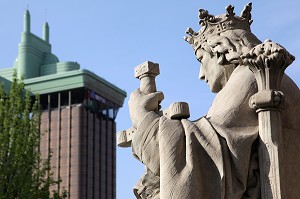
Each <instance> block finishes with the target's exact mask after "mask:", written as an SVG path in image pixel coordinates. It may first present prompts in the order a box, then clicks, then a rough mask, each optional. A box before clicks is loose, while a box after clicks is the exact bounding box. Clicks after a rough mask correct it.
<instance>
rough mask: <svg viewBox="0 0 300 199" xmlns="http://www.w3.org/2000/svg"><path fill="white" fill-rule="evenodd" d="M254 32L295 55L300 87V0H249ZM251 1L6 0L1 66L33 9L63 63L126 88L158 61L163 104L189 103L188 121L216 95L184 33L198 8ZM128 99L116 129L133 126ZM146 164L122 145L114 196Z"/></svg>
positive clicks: (220, 8) (120, 197)
mask: <svg viewBox="0 0 300 199" xmlns="http://www.w3.org/2000/svg"><path fill="white" fill-rule="evenodd" d="M252 2H253V11H252V17H253V19H254V22H253V24H252V32H254V33H255V34H256V35H257V37H258V38H260V39H261V40H262V41H263V40H265V39H271V40H273V41H274V42H277V43H279V44H281V45H283V46H284V47H285V48H286V49H287V50H288V51H289V52H290V53H291V54H293V55H295V56H296V60H295V62H294V63H293V64H292V65H291V66H290V67H289V68H288V69H287V73H288V74H289V75H290V76H291V77H292V78H293V79H294V81H296V83H297V84H298V85H300V62H299V60H298V59H297V57H300V37H299V35H300V26H299V21H300V12H299V7H300V5H299V4H300V2H299V1H298V0H286V1H280V0H264V1H261V0H260V1H258V0H256V1H252ZM247 3H248V1H245V0H233V1H222V2H220V1H217V0H206V1H204V0H202V1H201V0H198V1H195V0H185V1H171V0H164V1H161V0H151V1H141V0H140V1H138V0H128V1H123V0H110V1H104V0H88V1H82V0H78V1H71V0H64V1H61V0H60V1H59V0H51V1H37V0H35V1H34V0H27V1H24V0H18V1H17V0H10V1H2V2H1V8H2V9H1V12H0V25H1V29H0V43H1V46H0V68H6V67H11V66H12V64H13V62H14V60H15V58H16V55H17V49H18V43H19V41H20V33H21V31H22V28H23V14H24V11H25V9H26V8H27V7H28V8H29V10H30V14H31V31H32V32H33V33H34V34H36V35H38V36H42V26H43V23H44V22H45V21H48V23H49V26H50V43H51V44H52V52H53V53H54V54H56V55H57V56H58V58H59V59H60V61H77V62H79V63H80V65H81V68H85V69H88V70H90V71H92V72H94V73H96V74H97V75H99V76H101V77H103V78H104V79H106V80H108V81H110V82H111V83H113V84H115V85H116V86H118V87H120V88H121V89H123V90H125V91H126V92H127V93H128V96H129V94H130V92H132V91H133V90H135V89H136V88H138V86H139V81H138V80H137V79H135V78H134V76H133V68H134V67H135V66H136V65H138V64H140V63H142V62H144V61H146V60H149V61H153V62H157V63H159V64H160V70H161V74H160V75H159V76H158V77H157V87H158V90H161V91H163V92H164V94H165V100H164V101H163V103H162V107H163V108H166V107H168V106H169V104H170V103H172V102H175V101H186V102H188V103H189V105H190V110H191V119H192V120H194V119H197V118H198V117H200V116H202V115H204V114H205V113H206V111H207V110H208V108H209V106H210V104H211V102H212V100H213V98H214V95H213V94H211V93H210V91H209V89H208V87H207V86H206V85H205V83H204V82H201V81H200V80H198V74H199V64H198V62H197V61H196V59H195V57H194V52H193V50H192V48H191V47H190V46H189V45H188V44H187V43H186V42H185V41H184V40H183V39H182V37H183V36H184V35H185V30H186V28H187V27H192V28H193V29H194V30H198V29H199V26H198V19H197V16H198V9H199V8H205V9H207V10H209V11H210V13H212V14H215V15H217V14H221V13H225V6H226V5H228V4H232V5H234V6H235V12H236V14H239V13H240V12H241V10H242V9H243V7H244V5H246V4H247ZM127 103H128V97H127V98H126V100H125V103H124V107H123V108H122V109H120V111H119V114H118V117H117V130H122V129H127V128H128V127H130V126H131V122H130V119H129V113H128V106H127ZM143 170H144V167H143V165H142V164H141V163H139V162H138V161H137V160H135V159H134V158H133V157H132V156H131V150H130V149H123V148H118V149H117V199H131V198H134V196H133V194H132V187H133V186H134V184H135V183H136V182H137V181H138V179H139V177H140V176H141V175H142V173H143Z"/></svg>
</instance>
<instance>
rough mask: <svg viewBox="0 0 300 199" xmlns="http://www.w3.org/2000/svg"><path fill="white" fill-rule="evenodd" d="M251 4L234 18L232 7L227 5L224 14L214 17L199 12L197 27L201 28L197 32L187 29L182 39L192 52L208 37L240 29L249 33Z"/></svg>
mask: <svg viewBox="0 0 300 199" xmlns="http://www.w3.org/2000/svg"><path fill="white" fill-rule="evenodd" d="M251 10H252V3H248V4H247V5H246V6H245V7H244V10H243V11H242V13H241V16H236V15H235V13H234V6H232V5H228V6H227V7H226V14H225V15H224V14H223V15H219V16H217V17H215V16H214V15H211V14H209V13H208V11H207V10H204V9H200V10H199V19H200V20H199V25H201V26H202V28H201V29H200V30H199V32H195V31H194V30H193V29H192V28H188V29H187V30H186V33H187V34H188V35H189V36H185V37H184V39H185V40H186V41H187V42H188V43H189V44H191V46H192V47H193V49H194V51H195V52H196V50H197V49H199V48H200V47H201V45H202V44H203V42H205V41H207V39H208V38H209V37H212V36H214V35H217V34H219V33H221V32H225V31H227V30H234V29H242V30H246V31H249V32H251V30H250V25H251V23H252V21H253V20H252V19H251Z"/></svg>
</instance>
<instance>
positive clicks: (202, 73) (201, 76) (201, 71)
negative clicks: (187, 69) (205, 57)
mask: <svg viewBox="0 0 300 199" xmlns="http://www.w3.org/2000/svg"><path fill="white" fill-rule="evenodd" d="M199 79H200V80H205V74H204V71H203V67H200V72H199Z"/></svg>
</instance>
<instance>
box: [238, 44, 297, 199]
mask: <svg viewBox="0 0 300 199" xmlns="http://www.w3.org/2000/svg"><path fill="white" fill-rule="evenodd" d="M294 59H295V58H294V57H293V56H292V55H291V54H289V53H288V52H287V51H286V50H285V49H284V48H283V47H282V46H280V45H278V44H276V43H274V42H272V41H270V40H267V41H265V42H264V43H262V44H259V45H257V46H256V47H254V48H253V49H252V50H251V51H250V52H249V53H248V54H246V55H243V56H242V62H243V64H244V65H246V66H248V67H249V69H250V70H251V71H252V72H253V74H254V76H255V78H256V81H257V85H258V93H256V94H255V95H253V96H252V97H251V98H250V101H249V105H250V107H251V108H253V109H256V112H257V113H258V122H259V139H260V140H259V142H260V143H259V149H258V154H259V170H260V183H261V196H262V198H263V199H271V198H276V199H279V198H280V199H281V198H286V197H285V196H286V192H285V190H286V189H285V186H287V184H286V180H285V174H284V173H285V172H284V170H285V168H284V166H283V164H284V144H283V139H282V123H281V110H283V109H284V106H285V104H284V95H283V93H282V92H280V91H279V88H280V84H281V79H282V76H283V74H284V70H285V69H286V68H287V67H288V66H289V65H290V64H291V63H292V62H293V61H294Z"/></svg>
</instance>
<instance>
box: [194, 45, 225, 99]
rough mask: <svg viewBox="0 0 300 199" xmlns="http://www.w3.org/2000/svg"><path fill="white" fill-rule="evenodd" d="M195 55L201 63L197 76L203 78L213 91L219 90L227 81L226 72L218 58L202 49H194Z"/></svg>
mask: <svg viewBox="0 0 300 199" xmlns="http://www.w3.org/2000/svg"><path fill="white" fill-rule="evenodd" d="M196 57H197V59H198V61H199V62H200V63H201V67H200V74H199V78H200V79H201V80H204V81H205V82H206V83H207V84H208V86H209V88H210V90H211V91H212V92H213V93H217V92H219V91H220V90H221V89H222V88H223V87H224V86H225V84H226V83H227V80H228V78H229V77H228V72H227V71H226V70H225V67H224V66H223V65H221V64H219V63H220V58H218V57H217V56H212V55H211V54H209V53H208V52H206V51H205V50H203V49H199V50H197V51H196Z"/></svg>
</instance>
